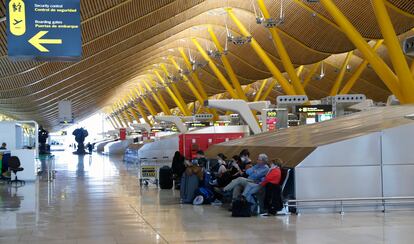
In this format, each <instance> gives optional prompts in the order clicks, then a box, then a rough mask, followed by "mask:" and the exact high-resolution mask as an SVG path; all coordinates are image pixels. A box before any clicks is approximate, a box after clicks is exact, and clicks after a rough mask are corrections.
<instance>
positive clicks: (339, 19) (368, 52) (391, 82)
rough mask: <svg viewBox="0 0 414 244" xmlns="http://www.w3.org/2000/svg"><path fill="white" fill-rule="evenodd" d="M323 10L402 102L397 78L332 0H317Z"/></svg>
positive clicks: (402, 98)
mask: <svg viewBox="0 0 414 244" xmlns="http://www.w3.org/2000/svg"><path fill="white" fill-rule="evenodd" d="M319 1H320V3H321V4H322V5H323V6H324V8H325V10H326V11H327V12H328V13H329V14H330V15H331V16H332V17H333V19H334V20H335V22H336V23H337V24H338V26H339V27H340V28H341V29H342V31H343V32H344V34H345V35H346V36H347V37H348V38H349V40H351V41H352V43H353V44H354V45H355V47H356V48H358V50H359V51H360V52H361V53H362V54H363V55H364V57H365V58H366V59H367V60H368V62H369V63H370V64H371V65H372V68H373V69H374V70H375V72H376V73H377V74H378V76H379V77H380V78H381V80H382V81H383V82H384V83H385V85H386V86H387V87H388V89H390V91H391V92H392V93H393V94H394V95H395V96H396V97H397V98H398V99H399V100H400V102H404V97H403V95H402V92H401V90H400V85H399V84H400V82H399V81H398V78H397V76H396V75H395V74H394V73H393V72H392V70H391V69H390V67H388V65H387V64H386V63H385V62H384V60H382V59H381V58H380V57H379V56H378V55H377V54H376V53H375V52H374V51H373V50H372V48H371V47H370V46H369V44H368V43H367V42H366V41H365V39H364V38H363V37H362V36H361V34H360V33H359V32H358V31H357V30H356V29H355V27H354V26H353V25H352V24H351V23H350V22H349V20H348V19H347V18H346V16H345V15H344V14H343V13H342V12H341V11H340V10H339V9H338V7H336V5H335V4H334V3H333V2H332V0H319Z"/></svg>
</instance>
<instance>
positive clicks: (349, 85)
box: [339, 40, 384, 94]
mask: <svg viewBox="0 0 414 244" xmlns="http://www.w3.org/2000/svg"><path fill="white" fill-rule="evenodd" d="M383 42H384V41H383V40H379V41H377V43H375V45H374V48H373V49H374V50H377V49H378V48H379V47H380V46H381V45H382V43H383ZM367 66H368V60H366V59H365V60H364V61H362V63H361V64H360V65H359V66H358V68H357V69H356V70H355V72H354V73H353V74H352V76H351V78H349V80H348V81H347V82H346V84H345V86H344V87H343V88H342V90H341V91H340V92H339V94H348V93H349V92H350V91H351V89H352V87H353V86H354V84H355V82H356V81H357V80H358V79H359V77H360V76H361V74H362V72H364V70H365V69H366V68H367Z"/></svg>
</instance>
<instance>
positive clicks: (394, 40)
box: [371, 0, 414, 103]
mask: <svg viewBox="0 0 414 244" xmlns="http://www.w3.org/2000/svg"><path fill="white" fill-rule="evenodd" d="M371 4H372V7H373V8H374V13H375V16H376V18H377V22H378V25H379V27H380V30H381V33H382V36H383V37H384V41H385V45H386V46H387V48H388V55H389V56H390V59H391V62H392V64H393V66H394V70H395V72H396V73H397V76H398V79H399V81H400V90H401V91H402V94H403V96H404V102H405V103H414V78H413V76H412V73H411V71H410V67H408V64H407V62H406V60H405V56H404V53H403V51H402V49H401V45H400V41H399V40H398V37H397V34H396V33H395V30H394V26H393V24H392V22H391V18H390V16H389V14H388V11H387V8H386V7H385V3H384V0H372V1H371Z"/></svg>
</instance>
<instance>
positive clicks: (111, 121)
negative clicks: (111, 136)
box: [108, 116, 118, 129]
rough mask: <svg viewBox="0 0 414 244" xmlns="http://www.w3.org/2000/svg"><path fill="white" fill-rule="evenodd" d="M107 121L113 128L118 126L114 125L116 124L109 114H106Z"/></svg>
mask: <svg viewBox="0 0 414 244" xmlns="http://www.w3.org/2000/svg"><path fill="white" fill-rule="evenodd" d="M108 121H109V122H110V123H111V125H112V127H114V129H116V128H118V126H116V124H115V123H114V121H113V120H112V118H111V116H108Z"/></svg>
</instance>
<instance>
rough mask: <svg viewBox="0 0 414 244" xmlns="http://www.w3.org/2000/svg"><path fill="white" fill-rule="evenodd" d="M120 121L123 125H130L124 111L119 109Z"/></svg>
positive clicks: (124, 126)
mask: <svg viewBox="0 0 414 244" xmlns="http://www.w3.org/2000/svg"><path fill="white" fill-rule="evenodd" d="M117 116H118V118H119V121H120V122H122V123H121V124H122V127H123V128H126V127H128V121H127V120H126V118H125V114H123V112H122V111H121V110H118V114H117Z"/></svg>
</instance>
